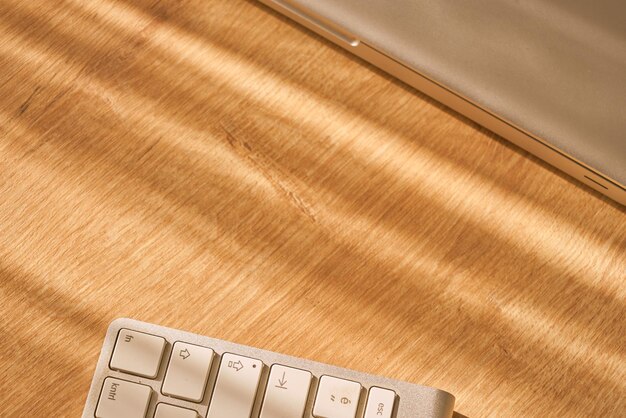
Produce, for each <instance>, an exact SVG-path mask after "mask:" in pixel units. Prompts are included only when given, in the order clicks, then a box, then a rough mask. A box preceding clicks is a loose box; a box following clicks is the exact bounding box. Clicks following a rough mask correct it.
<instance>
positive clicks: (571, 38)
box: [260, 0, 626, 205]
mask: <svg viewBox="0 0 626 418" xmlns="http://www.w3.org/2000/svg"><path fill="white" fill-rule="evenodd" d="M260 1H261V2H262V3H264V4H266V5H267V6H269V7H271V8H273V9H275V10H277V11H278V12H280V13H282V14H284V15H286V16H288V17H290V18H292V19H293V20H295V21H297V22H299V23H301V24H302V25H304V26H306V27H307V28H309V29H311V30H313V31H315V32H317V33H318V34H320V35H322V36H323V37H325V38H327V39H328V40H330V41H332V42H334V43H336V44H337V45H340V46H342V47H343V48H345V49H347V50H348V51H350V52H352V53H354V54H355V55H358V56H359V57H361V58H363V59H365V60H366V61H369V62H371V63H372V64H374V65H376V66H377V67H379V68H381V69H383V70H384V71H386V72H388V73H390V74H392V75H394V76H396V77H398V78H399V79H401V80H403V81H404V82H406V83H408V84H409V85H411V86H413V87H415V88H417V89H418V90H420V91H422V92H424V93H426V94H428V95H429V96H431V97H433V98H435V99H436V100H438V101H440V102H442V103H444V104H445V105H447V106H449V107H450V108H452V109H454V110H456V111H458V112H459V113H462V114H463V115H465V116H467V117H469V118H470V119H472V120H474V121H476V122H478V123H479V124H481V125H483V126H485V127H487V128H489V129H490V130H492V131H493V132H495V133H497V134H499V135H501V136H502V137H504V138H506V139H508V140H509V141H511V142H513V143H515V144H516V145H518V146H520V147H521V148H523V149H525V150H527V151H529V152H531V153H532V154H534V155H536V156H538V157H540V158H542V159H543V160H545V161H547V162H549V163H550V164H552V165H554V166H556V167H558V168H559V169H561V170H563V171H564V172H566V173H568V174H570V175H571V176H573V177H574V178H576V179H578V180H579V181H581V182H582V183H584V184H586V185H587V186H589V187H591V188H593V189H595V190H597V191H599V192H601V193H603V194H605V195H606V196H609V197H610V198H612V199H614V200H615V201H617V202H619V203H621V204H622V205H626V1H624V0H596V1H589V0H527V1H513V0H463V1H455V0H437V1H429V0H260Z"/></svg>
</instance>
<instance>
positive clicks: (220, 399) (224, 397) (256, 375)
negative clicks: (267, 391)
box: [207, 353, 263, 418]
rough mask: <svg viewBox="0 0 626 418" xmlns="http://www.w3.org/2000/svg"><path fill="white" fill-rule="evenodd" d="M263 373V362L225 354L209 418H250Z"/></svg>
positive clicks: (210, 405) (210, 406)
mask: <svg viewBox="0 0 626 418" xmlns="http://www.w3.org/2000/svg"><path fill="white" fill-rule="evenodd" d="M262 371H263V363H262V362H261V361H260V360H256V359H253V358H249V357H244V356H239V355H236V354H231V353H226V354H224V355H223V356H222V362H221V363H220V369H219V371H218V373H217V381H216V382H215V388H214V389H213V397H212V398H211V402H210V404H209V414H208V415H207V418H249V417H250V414H251V413H252V407H253V406H254V401H255V399H256V396H257V390H258V387H259V381H260V379H261V372H262Z"/></svg>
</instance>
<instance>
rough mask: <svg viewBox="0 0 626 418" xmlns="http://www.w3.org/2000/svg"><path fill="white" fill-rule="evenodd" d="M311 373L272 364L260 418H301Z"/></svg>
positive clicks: (309, 385)
mask: <svg viewBox="0 0 626 418" xmlns="http://www.w3.org/2000/svg"><path fill="white" fill-rule="evenodd" d="M311 377H312V376H311V373H310V372H308V371H305V370H300V369H295V368H293V367H286V366H281V365H279V364H274V365H273V366H272V368H271V370H270V376H269V379H268V383H267V389H265V398H264V399H263V407H262V409H261V417H260V418H302V417H303V416H304V408H305V407H306V401H307V399H308V397H309V389H310V387H311Z"/></svg>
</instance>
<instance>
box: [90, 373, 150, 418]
mask: <svg viewBox="0 0 626 418" xmlns="http://www.w3.org/2000/svg"><path fill="white" fill-rule="evenodd" d="M151 394H152V389H151V388H150V386H146V385H140V384H138V383H132V382H127V381H126V380H120V379H115V378H112V377H107V378H106V379H104V385H102V392H101V393H100V400H99V401H98V407H97V408H96V418H120V417H124V418H145V416H146V412H147V411H148V403H149V402H150V395H151Z"/></svg>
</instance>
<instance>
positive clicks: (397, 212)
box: [0, 0, 626, 417]
mask: <svg viewBox="0 0 626 418" xmlns="http://www.w3.org/2000/svg"><path fill="white" fill-rule="evenodd" d="M0 122H1V124H0V318H1V319H0V321H1V323H0V324H1V327H0V397H1V398H2V399H1V400H0V416H2V417H27V416H28V417H33V416H49V417H61V416H67V417H75V416H79V414H80V413H81V411H82V407H83V402H84V400H85V397H86V394H87V390H88V387H89V384H90V380H91V377H92V373H93V370H94V367H95V364H96V359H97V356H98V354H99V350H100V346H101V344H102V338H103V336H104V333H105V329H106V327H107V324H108V323H109V322H110V321H111V320H113V319H114V318H117V317H122V316H126V317H132V318H136V319H140V320H144V321H148V322H155V323H158V324H162V325H166V326H171V327H175V328H181V329H184V330H188V331H193V332H196V333H200V334H205V335H209V336H212V337H217V338H222V339H226V340H231V341H234V342H237V343H242V344H249V345H253V346H257V347H260V348H264V349H269V350H274V351H278V352H282V353H286V354H290V355H295V356H301V357H306V358H309V359H312V360H317V361H321V362H327V363H332V364H335V365H339V366H344V367H349V368H353V369H357V370H360V371H365V372H370V373H375V374H382V375H385V376H388V377H392V378H398V379H403V380H408V381H411V382H416V383H422V384H427V385H432V386H436V387H440V388H442V389H446V390H448V391H450V392H452V393H453V394H454V395H456V397H457V407H456V409H457V411H458V412H459V413H460V414H463V415H466V416H470V417H479V416H497V417H502V416H533V417H534V416H536V417H545V416H568V417H569V416H571V417H592V416H597V417H618V416H624V413H625V411H626V320H625V317H626V280H624V279H625V278H626V216H625V215H626V212H625V211H624V209H623V208H621V207H618V206H617V205H616V204H613V203H611V202H609V201H608V200H606V199H604V198H602V197H601V196H600V195H598V194H596V193H594V192H592V191H590V190H589V189H587V188H585V187H584V186H582V185H580V184H579V183H575V182H573V181H571V180H570V179H569V178H566V177H565V176H563V175H561V174H559V173H557V172H555V171H554V170H552V169H551V168H549V167H548V166H546V165H545V164H543V163H541V162H539V161H538V160H536V159H534V158H532V157H529V156H528V155H527V154H525V153H524V152H521V151H520V150H519V149H517V148H515V147H513V146H510V145H508V144H507V143H505V142H503V141H502V140H500V139H498V138H496V137H494V135H492V134H490V133H488V132H486V131H485V130H483V129H481V128H479V127H477V126H476V125H474V124H472V123H470V122H468V121H467V120H466V119H464V118H462V117H460V116H458V115H456V114H454V113H452V112H450V111H448V110H447V109H445V108H444V107H442V106H440V105H438V104H436V103H434V102H432V101H431V100H429V99H427V98H425V97H424V96H423V95H420V94H419V93H417V92H415V91H414V90H411V89H409V88H407V87H405V86H403V85H402V84H400V83H398V82H396V81H394V80H393V79H391V78H389V77H387V76H385V75H384V74H382V73H381V72H379V71H377V70H375V69H373V68H372V67H370V66H368V65H365V64H363V63H362V62H360V61H358V60H356V59H353V58H352V57H350V56H348V55H346V54H345V53H343V52H342V51H341V50H339V49H337V48H335V47H333V46H331V45H329V44H328V43H327V42H325V41H322V40H321V39H320V38H318V37H316V36H313V35H311V34H310V33H307V32H305V31H303V30H301V29H300V28H298V27H297V26H295V25H293V24H290V23H289V22H287V21H286V20H285V19H283V18H281V17H279V16H278V15H276V14H275V13H272V12H270V11H269V10H268V9H267V8H265V7H262V6H259V5H258V4H256V3H254V2H252V1H240V0H237V1H235V0H232V1H231V0H229V1H217V0H215V1H209V0H188V1H182V0H163V1H156V0H135V1H130V0H98V1H95V0H94V1H82V0H65V1H43V0H33V1H22V0H3V1H2V2H0Z"/></svg>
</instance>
